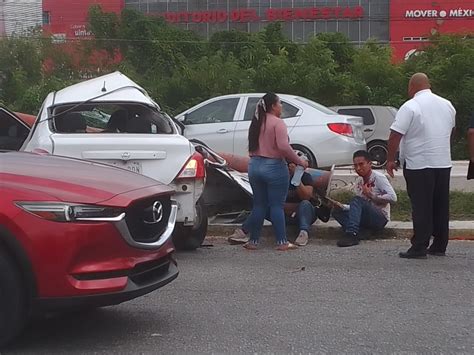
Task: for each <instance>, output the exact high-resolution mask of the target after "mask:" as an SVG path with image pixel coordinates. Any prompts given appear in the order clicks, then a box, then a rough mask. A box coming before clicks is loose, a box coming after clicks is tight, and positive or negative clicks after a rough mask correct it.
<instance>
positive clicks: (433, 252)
mask: <svg viewBox="0 0 474 355" xmlns="http://www.w3.org/2000/svg"><path fill="white" fill-rule="evenodd" d="M427 253H428V254H430V255H434V256H446V252H444V251H440V250H436V249H431V248H429V249H428V251H427Z"/></svg>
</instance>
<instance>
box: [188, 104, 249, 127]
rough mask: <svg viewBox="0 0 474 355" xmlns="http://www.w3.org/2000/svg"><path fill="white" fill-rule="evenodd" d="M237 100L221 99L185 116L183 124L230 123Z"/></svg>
mask: <svg viewBox="0 0 474 355" xmlns="http://www.w3.org/2000/svg"><path fill="white" fill-rule="evenodd" d="M239 100H240V99H239V98H231V99H222V100H218V101H214V102H211V103H209V104H207V105H204V106H202V107H200V108H198V109H197V110H194V111H192V112H189V113H188V114H186V119H185V121H184V124H204V123H220V122H232V121H233V120H234V114H235V110H236V109H237V105H238V104H239Z"/></svg>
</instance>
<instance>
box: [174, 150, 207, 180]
mask: <svg viewBox="0 0 474 355" xmlns="http://www.w3.org/2000/svg"><path fill="white" fill-rule="evenodd" d="M205 177H206V166H205V164H204V158H203V156H202V155H201V154H199V153H197V152H196V153H194V154H193V155H192V156H191V158H189V160H188V161H187V162H186V164H184V166H183V168H182V169H181V171H180V172H179V174H178V176H177V177H176V178H177V179H204V178H205Z"/></svg>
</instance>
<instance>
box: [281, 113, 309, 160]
mask: <svg viewBox="0 0 474 355" xmlns="http://www.w3.org/2000/svg"><path fill="white" fill-rule="evenodd" d="M275 142H276V145H277V149H278V151H279V152H280V153H281V155H282V156H283V158H285V159H286V160H288V161H290V162H292V163H295V164H296V165H301V166H303V167H304V168H307V167H308V162H307V161H306V160H304V159H301V158H300V157H299V156H298V155H297V154H296V153H295V151H294V150H293V148H292V147H291V145H290V143H289V142H288V130H287V128H286V125H285V123H284V122H283V121H282V120H280V119H278V121H277V123H276V125H275Z"/></svg>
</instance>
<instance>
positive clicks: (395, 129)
mask: <svg viewBox="0 0 474 355" xmlns="http://www.w3.org/2000/svg"><path fill="white" fill-rule="evenodd" d="M409 103H410V101H407V102H406V103H404V104H403V105H402V107H400V109H399V110H398V111H397V114H396V116H395V120H394V121H393V123H392V125H391V127H390V136H389V138H388V152H387V165H386V167H385V169H386V170H387V173H388V175H390V176H391V177H392V178H393V177H394V176H395V175H394V172H393V171H394V170H395V171H396V170H397V165H396V164H395V156H396V155H397V151H398V148H399V147H400V141H401V140H402V138H403V136H404V135H405V134H406V133H407V131H408V129H409V128H410V125H411V124H412V122H413V117H414V115H415V111H414V108H413V107H412V106H411V105H410V104H409Z"/></svg>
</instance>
